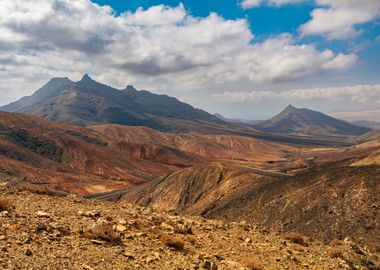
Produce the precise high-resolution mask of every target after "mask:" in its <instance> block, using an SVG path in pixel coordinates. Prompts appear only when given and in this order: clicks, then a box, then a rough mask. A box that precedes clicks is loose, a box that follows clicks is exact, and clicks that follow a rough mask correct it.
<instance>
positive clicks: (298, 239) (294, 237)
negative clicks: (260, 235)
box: [284, 232, 308, 247]
mask: <svg viewBox="0 0 380 270" xmlns="http://www.w3.org/2000/svg"><path fill="white" fill-rule="evenodd" d="M284 238H285V239H286V240H288V241H290V242H292V243H295V244H298V245H301V246H304V247H307V246H308V244H307V243H306V240H305V237H304V236H303V235H302V234H299V233H296V232H289V233H287V234H285V235H284Z"/></svg>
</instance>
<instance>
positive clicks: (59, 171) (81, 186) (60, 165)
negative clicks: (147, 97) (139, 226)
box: [0, 112, 203, 194]
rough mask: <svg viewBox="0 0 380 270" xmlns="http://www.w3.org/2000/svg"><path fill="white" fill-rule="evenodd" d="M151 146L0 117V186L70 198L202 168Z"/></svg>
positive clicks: (42, 122) (77, 129)
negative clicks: (33, 187) (13, 185)
mask: <svg viewBox="0 0 380 270" xmlns="http://www.w3.org/2000/svg"><path fill="white" fill-rule="evenodd" d="M202 160H203V159H202V158H200V157H199V156H196V155H193V154H190V153H185V152H182V151H180V150H177V149H172V148H170V147H164V146H160V145H154V146H152V145H150V144H134V143H129V144H127V145H120V144H119V142H118V141H115V140H113V139H112V138H109V137H107V136H105V135H103V134H101V133H98V132H96V131H94V130H92V129H88V128H82V127H77V126H67V125H62V124H58V123H56V122H53V121H49V120H45V119H41V118H38V117H35V116H28V115H23V114H18V113H5V112H0V181H1V182H4V181H6V182H7V181H10V183H13V182H18V181H21V182H25V183H28V184H33V185H36V186H41V187H49V188H54V189H58V190H63V191H67V192H73V193H82V194H83V193H97V192H104V191H109V190H114V189H122V188H127V187H130V186H133V185H136V184H140V183H143V182H146V181H150V180H152V179H155V178H156V177H158V176H161V175H165V174H167V173H170V172H174V171H176V170H178V169H181V168H183V167H186V166H192V165H194V164H198V163H199V162H202Z"/></svg>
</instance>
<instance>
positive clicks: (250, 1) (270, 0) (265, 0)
mask: <svg viewBox="0 0 380 270" xmlns="http://www.w3.org/2000/svg"><path fill="white" fill-rule="evenodd" d="M302 1H303V0H243V1H241V3H240V4H241V6H242V7H243V8H245V9H249V8H254V7H258V6H261V5H274V6H281V5H285V4H293V3H300V2H302Z"/></svg>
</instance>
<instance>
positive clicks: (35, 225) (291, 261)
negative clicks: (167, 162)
mask: <svg viewBox="0 0 380 270" xmlns="http://www.w3.org/2000/svg"><path fill="white" fill-rule="evenodd" d="M0 211H1V213H0V250H1V253H0V268H1V269H213V270H214V269H256V270H258V269H320V270H322V269H380V268H379V262H378V258H379V257H378V254H375V253H372V254H371V253H370V252H369V251H367V250H366V249H365V248H363V247H361V246H358V245H357V244H355V243H354V242H353V241H352V240H351V239H345V240H344V241H338V240H336V241H333V242H332V243H330V244H329V245H324V244H322V243H321V242H318V241H314V240H313V239H310V238H306V237H304V236H302V235H300V234H297V233H293V234H289V233H288V234H287V235H275V234H272V233H268V232H263V231H259V230H257V229H256V228H254V227H253V226H251V225H249V224H247V223H245V222H240V223H224V222H222V221H216V220H206V219H203V218H200V217H191V218H190V217H181V216H171V215H168V214H166V213H161V212H155V211H153V210H152V209H150V208H141V207H136V206H133V205H129V204H125V203H124V204H115V203H111V202H101V201H92V200H86V199H83V198H81V197H77V196H71V195H70V196H67V197H57V196H50V195H46V194H35V193H32V192H30V191H26V190H16V189H6V188H1V189H0Z"/></svg>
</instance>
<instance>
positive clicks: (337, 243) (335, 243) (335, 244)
mask: <svg viewBox="0 0 380 270" xmlns="http://www.w3.org/2000/svg"><path fill="white" fill-rule="evenodd" d="M343 245H344V241H342V240H338V239H334V240H331V242H330V246H332V247H338V246H343Z"/></svg>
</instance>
